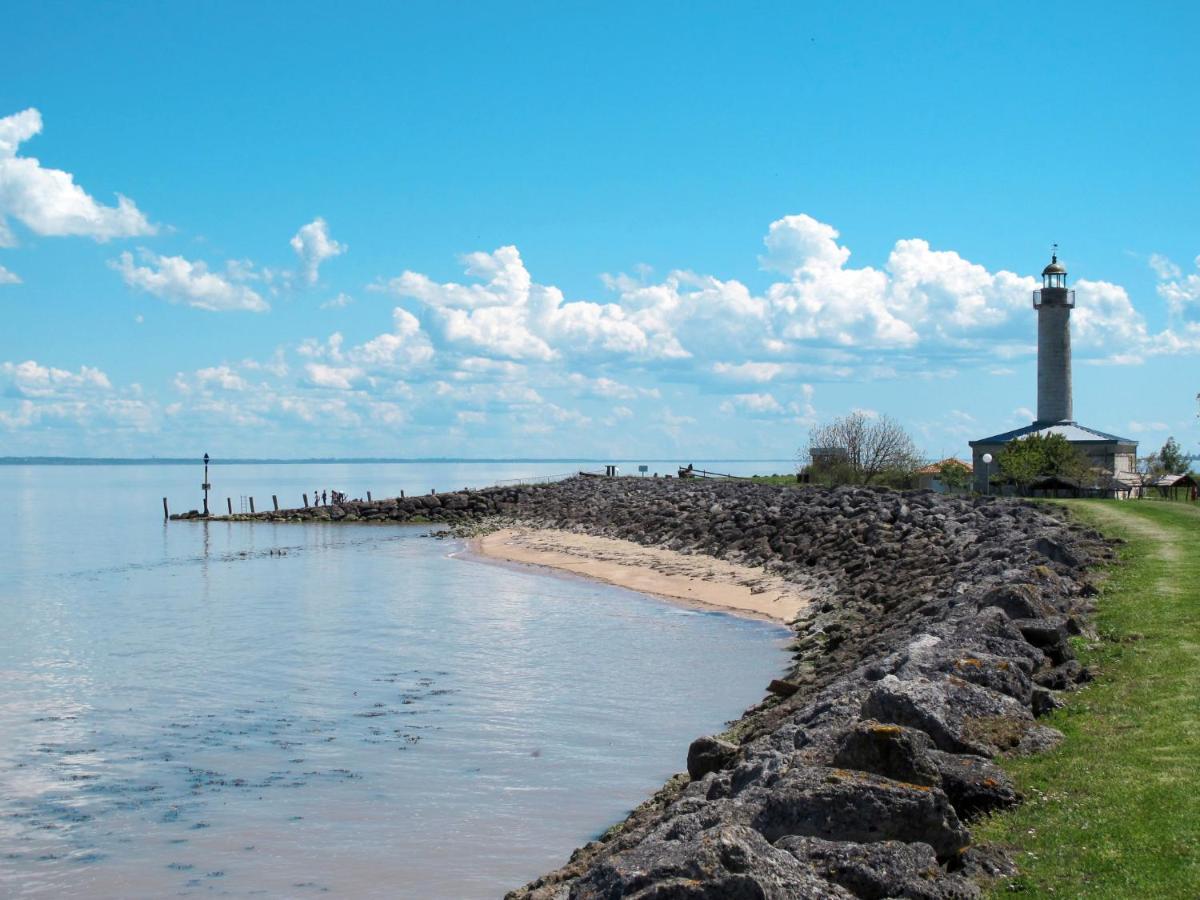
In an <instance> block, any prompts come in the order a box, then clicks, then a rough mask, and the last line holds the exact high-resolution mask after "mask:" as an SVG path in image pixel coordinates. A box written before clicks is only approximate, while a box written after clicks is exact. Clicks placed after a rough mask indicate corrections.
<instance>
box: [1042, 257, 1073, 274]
mask: <svg viewBox="0 0 1200 900" xmlns="http://www.w3.org/2000/svg"><path fill="white" fill-rule="evenodd" d="M1042 274H1043V275H1066V274H1067V268H1066V266H1064V265H1063V264H1062V263H1060V262H1059V261H1058V254H1057V253H1056V254H1055V255H1054V256H1052V257H1050V265H1048V266H1046V268H1044V269H1042Z"/></svg>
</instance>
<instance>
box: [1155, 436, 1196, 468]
mask: <svg viewBox="0 0 1200 900" xmlns="http://www.w3.org/2000/svg"><path fill="white" fill-rule="evenodd" d="M1158 464H1159V466H1161V468H1162V470H1163V472H1164V473H1165V474H1167V475H1183V474H1184V473H1185V472H1187V470H1188V469H1189V468H1191V466H1190V464H1189V461H1188V460H1187V459H1184V456H1183V448H1182V447H1180V446H1179V442H1178V441H1176V440H1175V438H1173V437H1169V438H1167V442H1166V443H1165V444H1163V446H1162V449H1161V450H1159V451H1158Z"/></svg>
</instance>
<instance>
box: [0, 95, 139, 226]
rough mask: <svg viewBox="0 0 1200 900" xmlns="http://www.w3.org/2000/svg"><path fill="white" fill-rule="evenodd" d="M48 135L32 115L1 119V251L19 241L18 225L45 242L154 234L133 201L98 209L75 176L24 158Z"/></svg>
mask: <svg viewBox="0 0 1200 900" xmlns="http://www.w3.org/2000/svg"><path fill="white" fill-rule="evenodd" d="M41 130H42V115H41V113H40V112H38V111H37V110H36V109H26V110H24V111H22V112H19V113H15V114H13V115H10V116H6V117H4V118H2V119H0V246H12V245H13V244H14V243H15V242H16V238H15V236H14V235H13V233H12V229H11V226H10V225H9V220H12V219H15V220H16V221H18V222H20V223H21V224H22V225H24V226H25V227H26V228H28V229H29V230H30V231H32V232H33V233H34V234H37V235H40V236H42V237H65V236H70V235H76V236H83V237H90V238H92V239H93V240H96V241H107V240H110V239H112V238H121V237H134V236H138V235H147V234H154V233H155V231H156V229H155V227H154V226H153V225H152V224H150V222H149V221H148V220H147V219H146V216H145V215H143V213H142V212H141V210H139V209H138V208H137V206H136V205H135V204H134V202H133V201H132V200H130V199H129V198H128V197H125V196H123V195H121V194H117V205H116V206H105V205H103V204H101V203H97V202H96V200H95V199H93V198H92V197H91V196H90V195H89V194H88V193H87V192H86V191H85V190H84V189H83V188H81V187H80V186H79V185H77V184H76V183H75V179H74V176H72V175H71V173H70V172H64V171H62V170H61V169H50V168H46V167H44V166H43V165H42V164H41V163H40V162H39V161H38V160H37V159H35V158H34V157H32V156H19V155H18V150H19V149H20V146H21V144H23V143H24V142H26V141H28V140H29V139H30V138H32V137H34V136H36V135H37V134H39V133H40V132H41Z"/></svg>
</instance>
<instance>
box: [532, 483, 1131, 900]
mask: <svg viewBox="0 0 1200 900" xmlns="http://www.w3.org/2000/svg"><path fill="white" fill-rule="evenodd" d="M520 516H521V518H522V519H524V520H526V521H529V522H531V523H532V524H537V525H540V526H543V527H558V528H569V529H573V530H583V531H588V532H591V533H596V534H601V535H605V536H609V537H619V538H625V539H628V540H633V541H637V542H640V543H649V544H656V545H661V546H666V547H670V548H672V549H676V550H680V551H683V552H687V553H707V554H710V555H713V556H717V557H721V558H726V559H730V560H733V561H736V562H740V563H743V564H751V565H758V566H763V567H765V568H766V569H768V570H770V571H772V572H774V573H777V574H781V575H783V576H784V577H786V578H789V579H791V580H794V581H797V582H799V583H802V584H804V585H806V586H808V587H809V588H811V589H814V590H815V592H816V593H817V595H818V596H819V597H821V598H822V599H820V600H818V601H817V602H816V603H814V604H813V605H812V606H811V607H810V609H809V611H808V612H807V613H806V614H805V615H804V617H803V618H801V619H800V620H799V621H798V622H796V623H795V628H796V633H797V640H796V642H795V645H794V649H795V665H794V667H793V669H792V671H791V673H790V675H789V676H788V677H787V679H786V681H785V682H783V683H782V684H778V685H776V686H775V688H776V694H775V695H773V696H771V697H769V698H768V699H767V700H765V701H764V702H762V703H760V704H759V705H757V706H756V707H754V708H752V709H751V710H750V711H748V712H747V714H746V715H745V716H744V717H743V719H742V720H741V721H740V722H738V723H737V724H736V725H735V726H734V727H733V728H731V729H730V731H729V732H727V733H725V734H723V735H719V736H708V737H703V738H700V739H698V740H696V741H695V742H694V743H693V744H692V746H691V748H690V750H689V752H688V757H687V767H688V774H687V775H686V776H680V777H678V778H676V779H674V780H673V781H672V782H671V783H669V784H668V785H667V786H666V787H665V788H664V789H663V790H662V791H660V792H659V794H658V795H657V796H656V797H655V798H653V799H652V800H650V801H648V802H647V803H646V804H644V805H643V806H642V807H640V808H639V809H638V810H636V811H634V813H633V814H632V815H631V816H630V818H629V819H628V820H627V821H626V822H624V823H623V824H622V825H620V826H618V827H616V828H614V829H612V830H610V831H609V833H607V834H606V835H605V836H604V838H602V839H601V840H599V841H596V842H593V843H591V844H589V845H587V846H586V847H583V848H580V850H578V851H576V853H575V854H574V856H573V857H572V859H571V861H570V862H569V863H568V864H567V865H566V866H565V867H564V868H562V869H560V870H559V871H557V872H553V873H551V874H549V875H546V876H544V877H542V878H540V879H538V880H537V881H535V882H533V883H531V884H530V885H527V886H526V887H525V888H522V889H521V890H519V891H515V892H513V893H512V894H510V897H511V898H523V900H549V898H554V900H566V898H572V900H585V898H587V900H591V898H617V897H645V898H649V897H655V898H662V897H673V898H674V897H679V898H685V897H686V898H713V900H716V898H739V897H747V898H750V897H762V898H798V897H822V898H824V897H834V898H839V897H840V898H851V897H856V898H881V897H909V898H967V897H975V896H978V895H979V894H980V889H979V881H980V880H982V879H986V878H989V877H994V876H996V875H1001V874H1005V873H1009V872H1011V871H1013V870H1012V865H1011V863H1010V862H1009V861H1008V860H1006V859H1004V858H1003V856H1002V855H1000V854H998V853H997V852H995V851H992V850H987V849H981V848H976V847H973V846H972V844H971V835H970V830H969V825H970V822H971V821H972V820H973V819H975V818H976V817H978V816H981V815H984V814H986V813H989V812H991V811H994V810H999V809H1003V808H1005V807H1008V806H1011V805H1014V804H1016V803H1019V802H1020V800H1021V798H1020V796H1019V795H1018V793H1017V792H1016V790H1015V789H1014V787H1013V785H1012V783H1011V781H1010V780H1009V778H1008V777H1007V776H1006V775H1005V773H1004V771H1003V770H1002V769H1001V768H1000V766H999V765H997V762H996V760H997V758H999V757H1002V756H1004V755H1007V754H1023V753H1034V752H1039V751H1042V750H1046V749H1049V748H1051V747H1053V746H1054V745H1055V744H1056V743H1057V742H1058V740H1060V739H1061V735H1060V734H1059V733H1058V732H1056V731H1054V730H1052V729H1050V728H1047V727H1045V726H1043V725H1040V724H1039V723H1038V717H1039V716H1040V715H1042V714H1044V713H1045V712H1046V711H1048V710H1050V709H1053V708H1054V707H1055V706H1057V705H1058V704H1059V702H1060V701H1059V699H1058V694H1059V692H1060V691H1063V690H1069V689H1071V688H1073V687H1074V686H1076V685H1077V684H1078V683H1080V682H1081V681H1083V680H1086V678H1087V677H1088V673H1087V672H1086V671H1085V670H1084V669H1083V668H1082V667H1081V666H1080V665H1079V664H1078V662H1076V661H1075V659H1074V654H1073V652H1072V649H1071V646H1070V644H1069V642H1068V638H1069V636H1070V635H1072V634H1075V633H1081V632H1083V631H1085V630H1086V629H1087V624H1086V618H1087V614H1088V613H1089V612H1090V610H1091V605H1090V599H1089V598H1090V597H1091V596H1092V595H1094V594H1095V586H1094V584H1093V576H1092V575H1091V574H1090V569H1092V567H1093V566H1094V565H1095V564H1096V563H1097V562H1099V561H1100V560H1101V559H1103V558H1111V556H1112V551H1111V549H1110V548H1109V547H1108V545H1107V544H1106V543H1105V542H1104V541H1103V540H1102V539H1101V538H1100V535H1098V534H1097V533H1095V532H1093V531H1090V530H1086V529H1082V528H1080V527H1077V526H1074V525H1072V524H1070V523H1069V522H1067V521H1065V520H1064V519H1063V518H1062V517H1060V515H1059V514H1058V513H1057V512H1056V511H1055V510H1054V509H1052V508H1048V507H1044V506H1036V505H1033V504H1030V503H1026V502H1021V501H1010V500H998V499H989V498H982V499H965V498H950V497H944V496H939V495H935V494H931V493H904V494H899V493H893V492H890V491H875V490H867V489H852V488H840V489H834V490H820V489H803V490H800V489H789V488H775V487H769V486H762V485H753V484H745V483H732V482H727V483H688V482H646V481H637V480H633V479H624V480H615V481H605V482H601V483H599V484H592V483H587V482H572V483H568V484H563V485H560V486H556V487H555V489H554V490H553V491H547V492H546V494H545V495H544V496H540V497H539V498H538V499H537V500H532V501H531V502H529V503H528V504H523V505H522V509H521V510H520ZM698 677H701V678H702V677H703V673H698ZM783 695H786V696H783Z"/></svg>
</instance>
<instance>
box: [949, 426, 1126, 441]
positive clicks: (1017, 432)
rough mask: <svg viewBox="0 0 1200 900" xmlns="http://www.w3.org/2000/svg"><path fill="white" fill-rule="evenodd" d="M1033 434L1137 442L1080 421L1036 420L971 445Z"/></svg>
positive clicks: (1076, 439)
mask: <svg viewBox="0 0 1200 900" xmlns="http://www.w3.org/2000/svg"><path fill="white" fill-rule="evenodd" d="M1031 434H1040V435H1042V436H1047V435H1051V434H1061V435H1062V436H1063V437H1065V438H1066V439H1067V440H1068V441H1070V442H1071V443H1076V442H1093V443H1094V442H1100V441H1114V442H1116V443H1118V444H1136V443H1137V441H1135V440H1134V439H1133V438H1125V437H1119V436H1118V435H1115V434H1109V433H1108V432H1107V431H1098V430H1097V429H1095V428H1088V427H1087V426H1086V425H1080V424H1079V423H1078V422H1055V423H1053V424H1051V425H1046V424H1043V423H1041V422H1034V423H1033V424H1031V425H1025V426H1023V427H1021V428H1014V429H1013V430H1012V431H1006V432H1004V433H1003V434H994V435H992V436H991V437H985V438H980V439H979V440H977V441H971V442H970V445H971V446H972V447H974V446H975V445H976V444H1007V443H1008V442H1009V441H1015V440H1017V438H1023V437H1029V435H1031Z"/></svg>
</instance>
